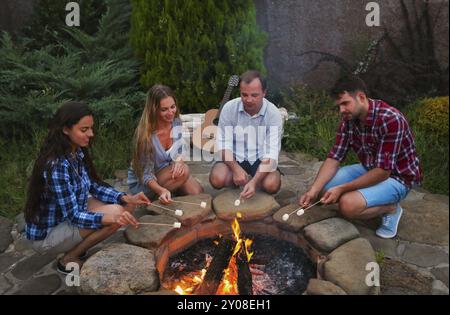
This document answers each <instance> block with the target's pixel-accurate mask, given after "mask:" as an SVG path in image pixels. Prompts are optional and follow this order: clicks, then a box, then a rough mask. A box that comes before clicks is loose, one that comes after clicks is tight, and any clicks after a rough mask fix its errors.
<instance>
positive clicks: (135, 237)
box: [125, 215, 178, 249]
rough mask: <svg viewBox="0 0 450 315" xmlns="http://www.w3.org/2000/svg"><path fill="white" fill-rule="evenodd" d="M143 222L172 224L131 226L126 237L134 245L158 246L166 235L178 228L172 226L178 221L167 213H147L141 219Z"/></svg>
mask: <svg viewBox="0 0 450 315" xmlns="http://www.w3.org/2000/svg"><path fill="white" fill-rule="evenodd" d="M139 221H140V222H143V223H157V224H169V225H170V226H159V225H140V226H139V228H137V229H136V228H134V227H132V226H129V227H128V228H127V229H126V230H125V237H126V239H127V240H128V242H130V243H131V244H133V245H136V246H141V247H145V248H148V249H152V248H157V247H159V245H161V243H162V242H163V240H164V239H165V238H166V236H167V235H168V234H169V233H170V232H171V231H174V230H176V228H174V227H173V226H172V224H173V223H174V222H178V221H177V220H175V219H174V218H172V217H169V216H166V215H146V216H143V217H141V218H140V219H139Z"/></svg>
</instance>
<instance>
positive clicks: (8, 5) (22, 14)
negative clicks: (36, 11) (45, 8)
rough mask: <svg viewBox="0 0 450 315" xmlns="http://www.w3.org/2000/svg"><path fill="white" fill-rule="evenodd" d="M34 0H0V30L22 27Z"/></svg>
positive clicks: (30, 11)
mask: <svg viewBox="0 0 450 315" xmlns="http://www.w3.org/2000/svg"><path fill="white" fill-rule="evenodd" d="M34 2H35V0H0V32H1V31H7V32H14V31H17V30H18V29H20V28H22V27H23V26H24V25H25V23H26V22H27V20H28V18H29V16H30V15H31V13H32V12H33V4H34Z"/></svg>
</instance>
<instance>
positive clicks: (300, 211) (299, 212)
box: [297, 209, 305, 216]
mask: <svg viewBox="0 0 450 315" xmlns="http://www.w3.org/2000/svg"><path fill="white" fill-rule="evenodd" d="M304 214H305V210H303V209H300V210H298V211H297V215H298V216H302V215H304Z"/></svg>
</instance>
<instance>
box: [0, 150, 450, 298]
mask: <svg viewBox="0 0 450 315" xmlns="http://www.w3.org/2000/svg"><path fill="white" fill-rule="evenodd" d="M188 164H189V166H190V169H191V173H192V174H193V175H194V176H195V177H196V178H197V179H198V180H199V181H200V183H201V184H202V186H203V187H204V188H205V194H207V195H210V196H211V197H212V198H215V197H216V196H218V195H220V194H222V193H224V191H225V190H220V191H217V190H214V189H213V188H212V187H211V186H210V185H209V182H208V172H209V170H210V168H211V165H210V164H208V163H204V162H203V163H201V162H188ZM320 165H321V162H319V161H317V160H314V159H312V160H311V159H308V157H307V156H305V155H302V154H287V153H284V152H282V154H281V157H280V168H281V170H282V171H283V173H284V174H285V175H284V176H283V177H282V189H281V191H280V192H279V193H278V194H277V195H276V196H275V200H274V202H273V204H270V205H269V206H271V207H272V208H271V209H268V210H266V211H267V213H265V215H263V216H262V217H258V218H257V221H252V220H250V221H248V222H242V223H241V228H242V230H243V231H248V232H255V231H256V232H258V231H259V232H261V231H264V233H267V234H270V235H272V236H274V237H278V238H280V239H285V240H288V241H290V242H294V243H295V242H297V245H298V246H299V247H302V248H304V249H305V250H307V251H308V250H309V251H310V253H309V254H310V256H313V257H316V258H320V259H319V261H318V262H319V264H318V273H319V278H318V279H314V280H312V281H310V283H309V285H308V289H307V293H306V294H373V293H377V290H375V291H374V290H372V289H371V288H369V287H367V286H366V285H362V283H363V279H364V278H365V276H366V275H367V273H368V271H365V269H364V267H365V264H366V263H367V262H370V261H375V260H376V261H378V262H380V263H381V288H380V293H381V294H448V279H449V276H448V268H449V267H448V237H449V227H448V214H449V200H448V196H442V195H433V194H430V193H428V192H427V191H424V190H422V189H416V190H413V191H412V192H411V193H410V194H409V196H408V198H407V199H406V200H405V201H404V202H403V203H402V205H403V207H404V209H405V213H404V216H403V218H402V220H401V222H400V226H399V233H398V236H397V237H396V238H395V239H391V240H385V239H380V238H378V237H377V236H375V234H374V230H375V229H376V227H377V225H378V220H371V221H365V222H361V221H348V220H345V219H343V218H341V217H340V216H339V215H338V213H337V212H336V211H335V208H333V207H326V208H325V207H315V208H313V209H311V210H313V211H310V212H307V213H305V215H304V216H302V217H297V216H294V217H293V218H292V220H290V221H288V222H284V221H283V220H282V219H281V217H282V215H283V214H284V213H287V212H291V211H292V210H293V209H294V208H295V205H292V204H295V203H296V200H297V196H298V192H304V191H305V190H306V188H307V187H308V186H309V185H310V183H311V182H312V181H313V180H314V177H315V175H316V173H317V171H318V169H319V167H320ZM125 175H126V173H124V172H123V171H119V172H116V176H117V178H115V179H113V180H109V182H110V183H111V184H113V185H114V186H115V187H116V188H118V189H120V190H124V191H126V190H127V187H126V185H125V181H124V176H125ZM184 198H186V197H184ZM231 199H232V198H231ZM211 203H212V204H213V203H214V201H211ZM211 203H210V204H209V205H211ZM276 204H277V205H276ZM208 207H210V206H208ZM177 208H181V207H177ZM151 210H153V211H148V210H147V209H139V210H138V211H137V212H136V213H135V215H136V216H137V217H139V218H141V217H142V218H141V221H153V220H155V218H156V217H160V218H158V220H162V219H163V218H161V217H162V216H166V217H168V218H166V219H165V220H166V221H170V222H174V218H173V217H170V216H167V214H166V213H164V214H162V215H157V214H158V213H156V211H154V210H155V209H151ZM191 210H192V209H191ZM209 210H211V208H209ZM186 211H187V212H186V213H188V212H189V209H186ZM144 216H146V217H144ZM228 219H229V218H226V217H223V218H218V216H217V215H216V213H214V212H213V211H212V210H211V211H204V212H202V213H199V212H198V211H197V212H196V213H194V212H192V215H190V216H189V220H184V222H182V224H183V227H182V229H180V230H176V231H170V229H169V231H162V232H161V233H160V234H159V236H158V235H157V237H159V240H158V241H155V242H153V243H152V242H149V241H148V240H149V239H151V240H153V238H154V237H155V235H154V236H148V235H147V236H146V237H147V238H148V239H147V240H146V241H145V242H144V241H142V239H141V240H140V241H139V242H140V243H139V242H136V241H133V236H132V234H130V233H131V232H130V231H128V230H127V231H125V233H124V230H119V231H118V232H117V233H116V234H115V235H114V236H112V237H111V238H109V239H108V240H106V241H104V242H103V243H101V244H99V245H97V246H96V247H95V248H93V249H92V250H90V251H89V255H90V258H89V259H88V261H87V262H86V264H85V266H84V267H83V268H82V274H81V285H82V289H80V288H77V287H69V286H67V285H66V283H65V277H64V276H62V275H60V274H58V273H57V272H56V271H55V257H54V256H47V255H44V256H41V255H38V254H36V253H35V252H34V251H33V250H32V249H30V248H29V246H28V243H27V242H26V241H25V240H24V239H23V234H22V233H23V230H24V221H23V216H20V215H19V216H18V217H17V218H16V219H15V220H14V222H12V221H10V220H7V219H4V218H0V233H2V234H1V235H0V294H57V295H59V294H79V293H86V294H92V293H96V294H107V293H116V294H144V293H146V294H170V292H167V291H158V289H159V288H158V285H157V284H155V283H156V280H155V279H157V278H158V273H159V272H160V270H161V269H163V266H165V263H166V262H167V260H168V257H169V256H170V255H171V254H174V253H176V252H177V251H181V250H183V249H184V248H186V247H188V246H190V245H191V244H192V243H193V242H195V241H196V240H198V239H203V238H205V237H208V236H214V235H216V234H217V233H220V231H222V232H223V233H228V232H229V229H230V222H229V221H227V220H228ZM181 221H183V220H181ZM141 228H142V227H141ZM141 228H140V229H139V230H141ZM147 228H148V227H147ZM151 230H152V229H151ZM142 231H144V229H142ZM135 232H136V231H135ZM3 234H4V235H3ZM125 235H126V237H125ZM134 237H135V238H136V235H135V236H134ZM130 241H131V243H135V244H137V245H139V246H136V245H132V244H128V245H125V244H126V243H130ZM169 244H171V245H169ZM123 246H126V247H123ZM135 251H136V252H137V253H140V254H139V255H138V256H139V257H141V258H142V261H146V263H145V266H146V267H145V269H146V270H147V272H148V273H149V275H148V276H147V280H146V282H145V283H142V279H140V278H139V277H134V278H136V279H135V280H133V281H137V282H139V281H141V283H137V284H136V285H129V286H128V287H123V286H122V284H121V283H120V282H119V283H117V282H104V283H103V287H109V289H110V291H104V290H103V289H101V288H102V282H101V281H100V280H101V279H102V278H101V277H100V279H99V278H95V277H93V276H87V275H90V274H94V273H95V270H96V269H98V268H99V267H98V264H106V262H105V261H107V260H108V259H106V258H105V257H115V256H114V255H116V254H120V253H122V255H125V253H128V254H129V253H130V252H131V253H134V252H135ZM314 253H315V254H314ZM352 253H353V254H352ZM148 255H150V256H152V255H154V257H155V260H154V263H153V265H152V261H151V259H147V258H148V257H147V256H148ZM314 255H316V256H314ZM150 256H149V257H150ZM140 261H141V260H138V259H137V258H136V259H135V258H134V257H133V259H130V258H128V259H125V258H123V257H122V258H120V263H116V264H115V265H114V266H115V268H105V270H107V271H108V270H109V272H110V273H111V274H112V275H113V276H114V275H115V276H116V277H117V274H118V272H120V270H129V271H130V270H131V271H132V270H133V268H138V266H143V265H142V261H141V262H140ZM121 264H123V265H121ZM355 265H356V266H358V267H355ZM134 266H136V267H134ZM152 266H154V268H153V267H152ZM352 266H353V267H352ZM103 267H104V266H103ZM93 268H94V269H93ZM121 268H122V269H121ZM356 269H357V270H359V271H360V272H359V273H358V272H357V271H356V272H355V270H356ZM93 270H94V271H93ZM152 270H153V271H152ZM157 271H158V272H157ZM139 272H141V271H139ZM103 274H104V273H103ZM348 274H350V275H351V276H348ZM132 275H133V272H130V274H129V276H127V278H126V279H128V280H127V281H132V280H130V279H133V276H132ZM88 278H90V279H97V283H95V282H90V284H87V283H88V281H87V280H86V279H88ZM141 278H142V277H141ZM352 280H354V281H353V282H352ZM152 281H153V282H152ZM149 282H150V283H149ZM108 284H109V285H108ZM113 284H114V285H113ZM114 287H115V288H117V289H114ZM91 288H97V290H91ZM102 290H103V291H102ZM299 294H300V292H299Z"/></svg>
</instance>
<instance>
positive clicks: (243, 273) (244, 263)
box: [236, 246, 253, 295]
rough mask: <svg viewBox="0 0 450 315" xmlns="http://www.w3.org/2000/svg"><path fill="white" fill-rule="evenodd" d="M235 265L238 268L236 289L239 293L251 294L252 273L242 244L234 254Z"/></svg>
mask: <svg viewBox="0 0 450 315" xmlns="http://www.w3.org/2000/svg"><path fill="white" fill-rule="evenodd" d="M236 265H237V269H238V279H237V285H238V291H239V295H253V284H252V274H251V272H250V266H249V265H248V260H247V255H246V254H245V246H242V247H241V249H240V250H239V252H238V253H237V254H236Z"/></svg>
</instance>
